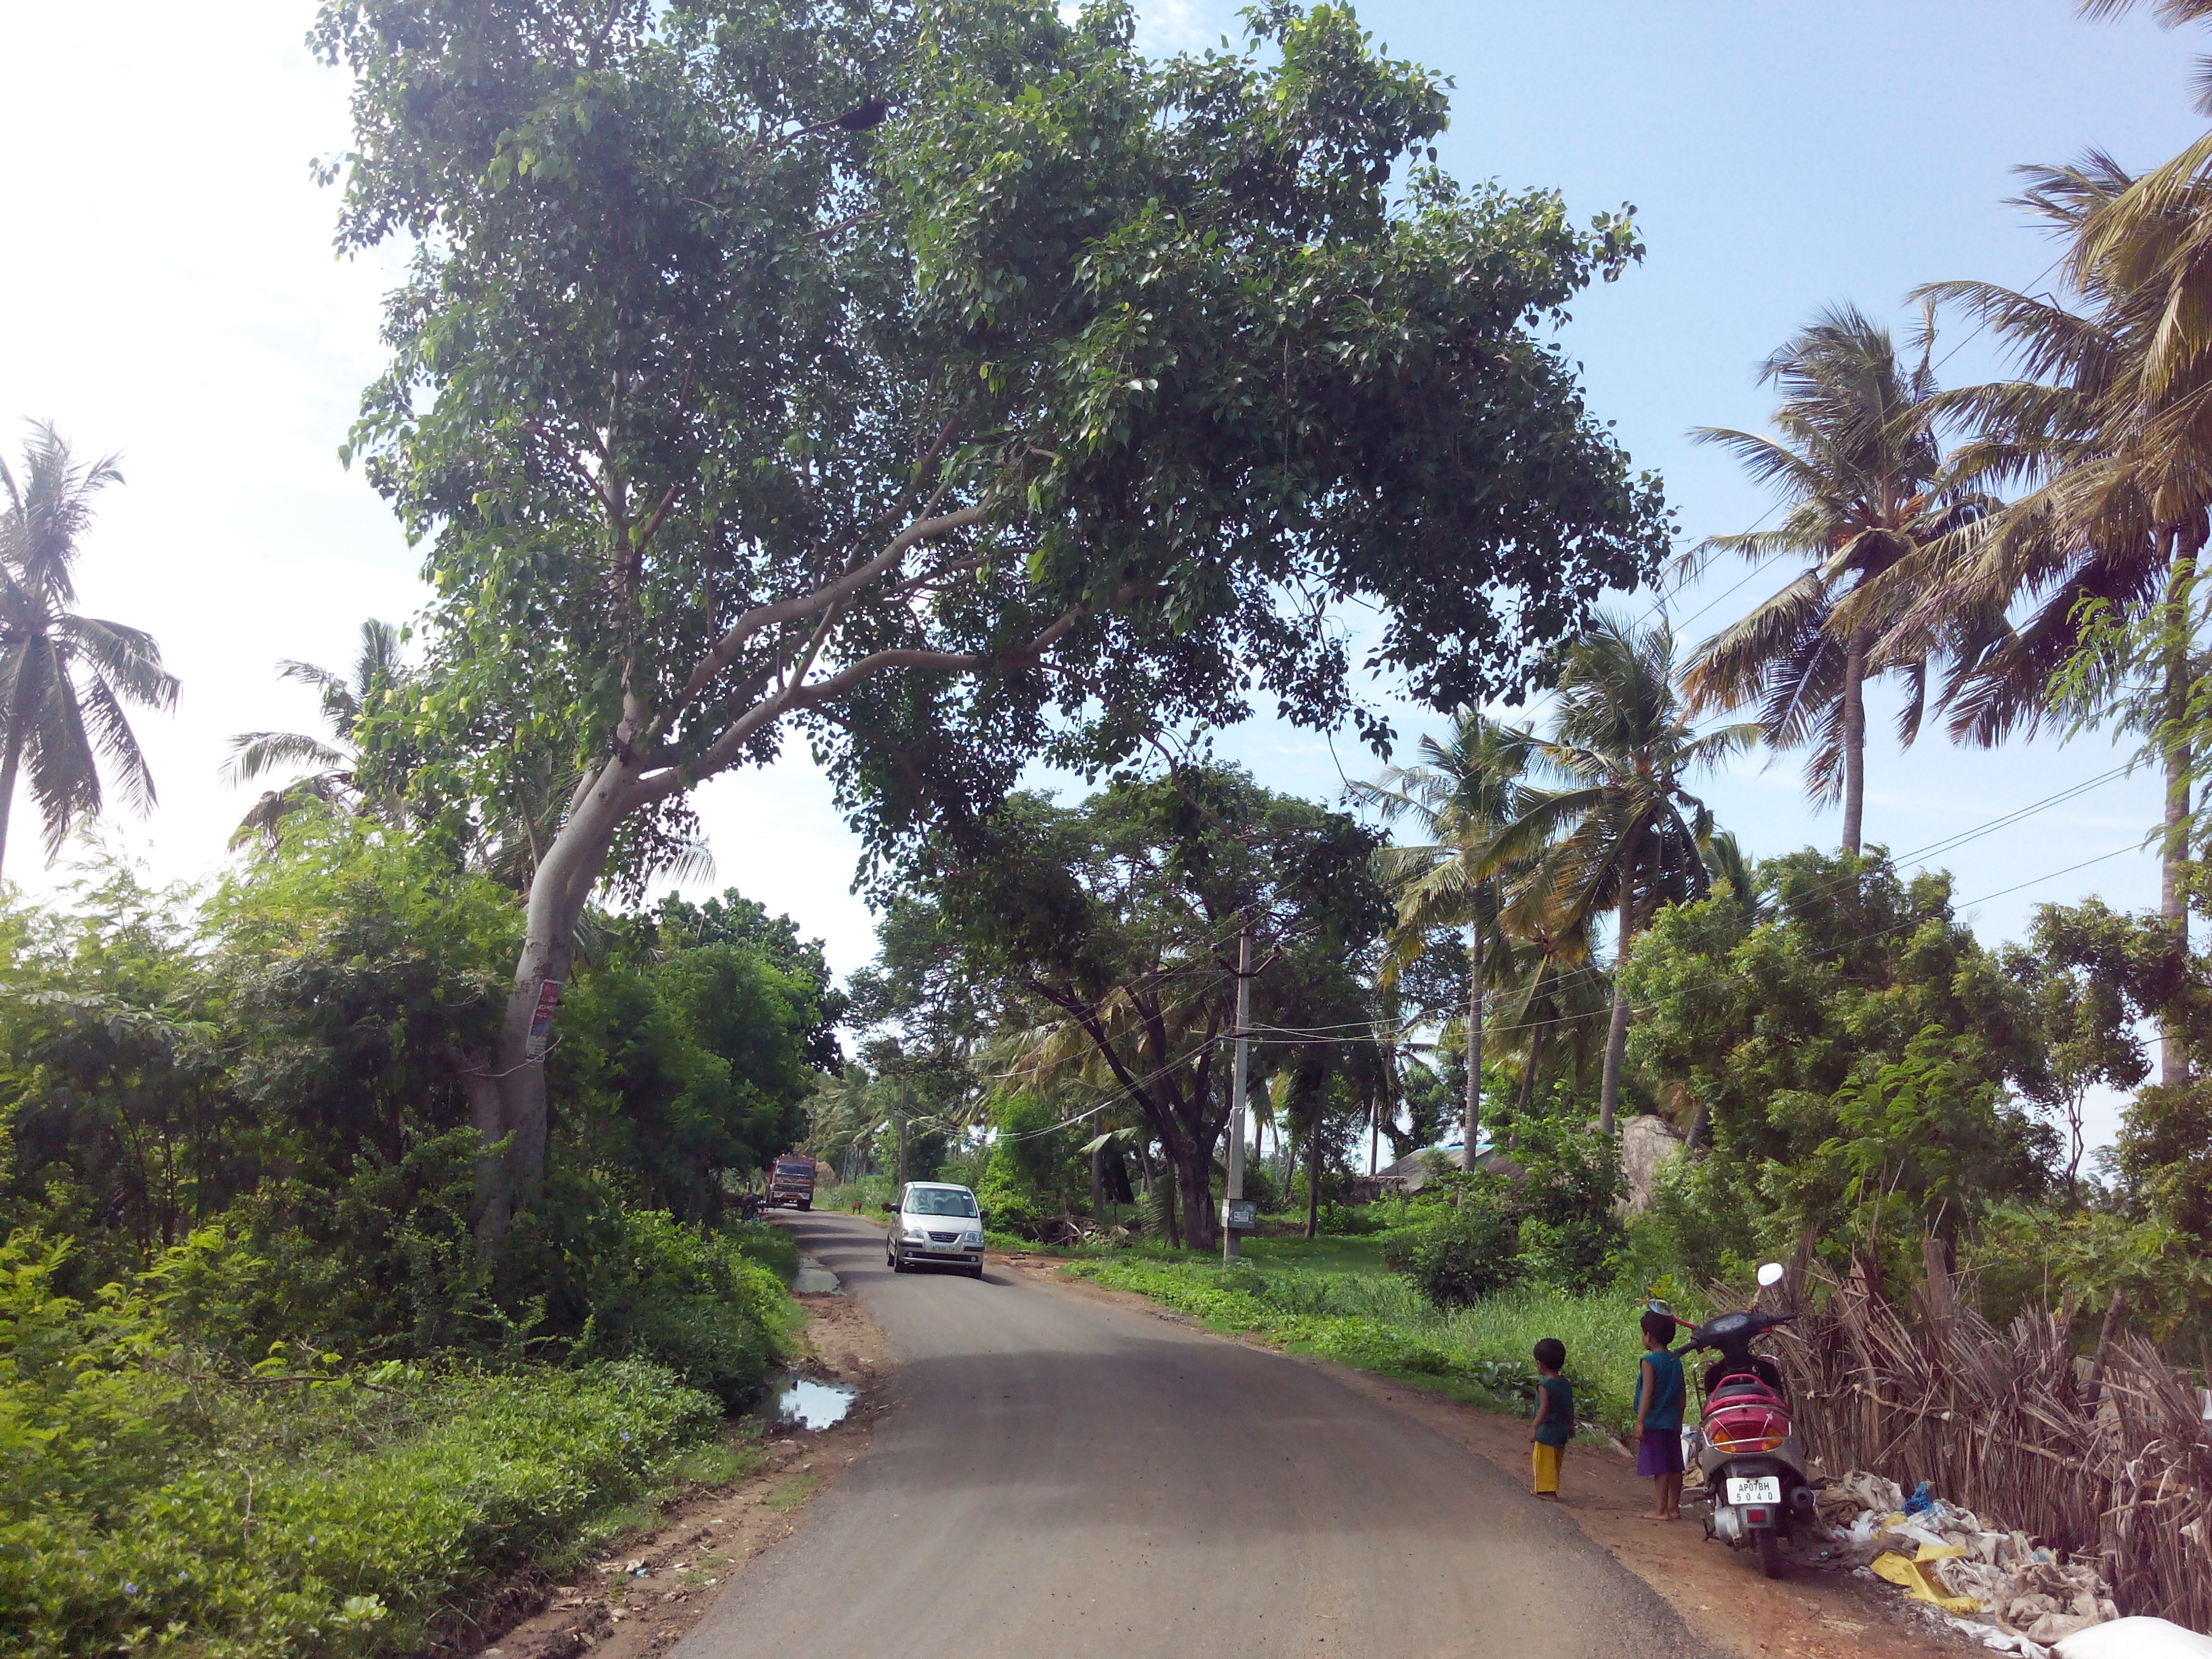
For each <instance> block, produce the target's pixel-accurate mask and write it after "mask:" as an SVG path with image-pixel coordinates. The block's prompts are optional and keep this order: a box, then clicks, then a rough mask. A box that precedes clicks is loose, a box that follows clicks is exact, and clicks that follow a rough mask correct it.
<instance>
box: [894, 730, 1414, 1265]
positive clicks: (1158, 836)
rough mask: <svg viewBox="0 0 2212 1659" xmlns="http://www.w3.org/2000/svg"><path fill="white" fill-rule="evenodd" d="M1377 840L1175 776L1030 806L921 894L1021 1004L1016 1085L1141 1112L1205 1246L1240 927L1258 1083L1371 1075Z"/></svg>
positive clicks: (958, 856) (1273, 802)
mask: <svg viewBox="0 0 2212 1659" xmlns="http://www.w3.org/2000/svg"><path fill="white" fill-rule="evenodd" d="M1375 847H1376V836H1374V835H1373V834H1372V833H1371V832H1370V831H1369V830H1367V829H1364V828H1362V827H1361V826H1360V825H1358V823H1354V822H1353V821H1352V819H1350V818H1348V817H1345V816H1343V815H1342V814H1340V813H1335V812H1329V811H1324V810H1323V809H1322V808H1321V807H1318V806H1316V805H1313V804H1312V803H1310V802H1308V801H1303V800H1298V799H1293V798H1291V797H1288V796H1283V795H1277V794H1274V793H1272V792H1270V791H1268V790H1266V789H1263V788H1261V787H1259V786H1257V785H1256V784H1255V783H1254V782H1253V781H1251V779H1250V778H1249V777H1248V776H1246V775H1243V774H1242V773H1239V772H1234V771H1230V770H1226V769H1206V768H1197V767H1177V768H1176V769H1174V771H1173V772H1171V773H1170V775H1169V776H1167V777H1166V778H1164V779H1161V780H1158V781H1144V782H1139V781H1122V782H1118V783H1116V784H1115V785H1114V786H1113V787H1110V788H1109V789H1107V790H1105V791H1103V792H1102V793H1099V794H1098V795H1096V796H1094V797H1092V798H1091V799H1090V800H1088V801H1085V803H1083V804H1082V805H1080V806H1078V807H1074V808H1062V807H1057V806H1054V805H1050V804H1049V803H1048V802H1045V801H1042V800H1041V799H1037V798H1036V797H1033V796H1026V795H1025V796H1021V797H1018V798H1017V799H1015V800H1014V801H1013V802H1011V803H1009V805H1008V808H1007V810H1006V811H1004V812H1002V813H1001V814H1000V816H999V818H998V819H997V820H996V822H995V823H994V826H993V829H992V831H991V838H990V842H989V844H988V846H987V848H984V849H981V850H979V851H976V852H975V853H972V854H963V853H961V852H960V851H959V850H958V849H957V848H953V847H950V846H947V847H945V848H942V852H943V854H944V862H942V863H941V864H940V865H939V866H937V867H936V868H935V870H934V871H933V873H932V875H931V876H930V877H929V878H928V880H927V883H926V884H925V885H924V887H923V888H922V889H921V893H920V895H919V896H917V898H916V899H915V900H914V901H911V902H913V903H915V904H916V905H918V906H921V907H926V908H927V909H928V910H929V911H930V912H931V913H932V914H933V916H934V917H935V918H936V919H937V923H938V926H939V928H940V929H941V930H942V932H941V936H942V937H945V938H947V939H951V940H953V941H956V942H957V949H958V952H959V961H960V968H961V971H962V972H963V973H964V974H965V975H967V976H969V977H970V978H972V979H975V980H977V981H981V982H982V983H984V984H987V985H989V986H993V987H1002V989H1003V992H1004V993H1005V994H1008V996H1009V997H1010V1000H1009V1002H1008V1004H1007V1006H1006V1008H1005V1010H1004V1013H1003V1015H1002V1018H1006V1019H1007V1020H1008V1026H1009V1029H1008V1030H1007V1032H1006V1039H1007V1040H1006V1041H1005V1042H1003V1043H1002V1044H1001V1048H1003V1050H1004V1052H1005V1053H1006V1056H1007V1058H1008V1060H1009V1064H1008V1066H1007V1067H1006V1072H1007V1073H1008V1074H1009V1080H1010V1081H1012V1082H1013V1083H1016V1084H1019V1085H1051V1086H1054V1087H1055V1088H1059V1087H1060V1086H1061V1085H1069V1084H1073V1085H1079V1088H1080V1091H1081V1092H1082V1093H1084V1094H1086V1095H1087V1096H1088V1098H1087V1099H1086V1100H1085V1103H1084V1105H1085V1108H1095V1107H1097V1106H1100V1105H1103V1104H1104V1103H1108V1102H1115V1103H1119V1104H1121V1105H1125V1106H1127V1108H1129V1109H1131V1110H1132V1111H1133V1113H1134V1114H1135V1115H1137V1116H1138V1117H1139V1119H1141V1121H1143V1123H1144V1124H1145V1126H1146V1138H1147V1140H1148V1141H1156V1142H1157V1143H1158V1146H1159V1148H1160V1152H1161V1155H1162V1157H1163V1158H1164V1159H1165V1161H1166V1162H1167V1164H1168V1165H1169V1167H1170V1170H1172V1171H1173V1172H1174V1176H1175V1179H1176V1191H1177V1196H1178V1198H1179V1200H1180V1207H1181V1210H1182V1235H1183V1242H1184V1243H1188V1244H1189V1245H1190V1246H1192V1247H1193V1248H1194V1249H1209V1248H1211V1247H1212V1245H1213V1244H1215V1243H1218V1238H1219V1234H1218V1231H1217V1222H1218V1218H1217V1216H1216V1215H1215V1213H1214V1209H1213V1200H1212V1186H1211V1182H1212V1173H1213V1168H1214V1163H1215V1158H1216V1154H1217V1149H1218V1147H1219V1145H1220V1142H1221V1134H1222V1130H1223V1129H1224V1127H1225V1126H1226V1125H1227V1124H1228V1122H1229V1120H1230V1115H1231V1113H1232V1112H1233V1111H1235V1110H1236V1109H1237V1106H1238V1103H1237V1101H1236V1100H1235V1099H1234V1098H1233V1094H1232V1085H1231V1054H1232V1038H1233V1036H1234V1034H1235V1029H1236V1006H1237V936H1238V934H1239V933H1240V932H1247V931H1249V933H1250V935H1251V937H1252V941H1253V945H1252V950H1253V975H1252V980H1251V998H1252V1000H1251V1008H1252V1029H1253V1030H1254V1031H1255V1033H1256V1034H1257V1036H1256V1041H1255V1045H1254V1048H1255V1053H1254V1056H1253V1060H1252V1066H1251V1077H1252V1078H1253V1079H1255V1082H1256V1080H1257V1079H1261V1078H1266V1077H1268V1076H1270V1075H1272V1074H1273V1073H1277V1072H1279V1071H1286V1070H1287V1071H1293V1072H1296V1073H1298V1074H1299V1076H1300V1077H1301V1079H1303V1084H1304V1087H1305V1089H1306V1091H1308V1092H1309V1093H1310V1092H1313V1091H1318V1090H1320V1089H1321V1088H1322V1087H1323V1086H1324V1085H1326V1084H1327V1082H1328V1079H1329V1078H1330V1077H1331V1075H1332V1074H1338V1073H1341V1074H1346V1075H1350V1076H1358V1075H1359V1074H1360V1073H1362V1072H1363V1071H1371V1070H1372V1069H1373V1066H1374V1062H1375V1060H1376V1053H1377V1050H1378V1047H1379V1045H1378V1044H1377V1042H1376V1037H1375V1034H1374V1031H1373V1029H1372V1027H1371V1025H1370V1020H1371V1018H1372V1010H1371V1008H1370V1005H1369V1003H1368V1000H1367V998H1366V994H1365V985H1366V977H1367V972H1368V970H1370V969H1371V968H1372V966H1373V957H1374V956H1375V954H1376V952H1375V949H1374V947H1375V945H1376V939H1377V938H1378V937H1379V935H1380V934H1381V932H1382V930H1383V927H1384V926H1385V925H1386V924H1387V923H1388V922H1389V917H1390V906H1389V897H1388V895H1387V894H1386V893H1385V892H1384V890H1383V887H1382V886H1381V884H1380V883H1379V882H1378V881H1376V878H1375V875H1374V872H1373V870H1372V868H1371V860H1372V855H1373V854H1374V851H1375ZM1355 1051H1357V1052H1355ZM1300 1121H1301V1122H1302V1123H1305V1124H1309V1125H1310V1122H1311V1119H1310V1116H1309V1115H1303V1114H1302V1115H1300Z"/></svg>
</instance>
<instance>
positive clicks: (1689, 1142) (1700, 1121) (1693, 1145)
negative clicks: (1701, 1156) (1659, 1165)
mask: <svg viewBox="0 0 2212 1659" xmlns="http://www.w3.org/2000/svg"><path fill="white" fill-rule="evenodd" d="M1705 1121H1706V1110H1705V1101H1704V1099H1703V1098H1702V1097H1700V1098H1699V1102H1698V1103H1697V1107H1696V1109H1694V1110H1692V1112H1691V1114H1690V1130H1689V1133H1687V1134H1686V1135H1684V1136H1683V1137H1682V1150H1683V1151H1684V1152H1696V1151H1697V1150H1698V1143H1699V1142H1700V1141H1702V1140H1703V1139H1705Z"/></svg>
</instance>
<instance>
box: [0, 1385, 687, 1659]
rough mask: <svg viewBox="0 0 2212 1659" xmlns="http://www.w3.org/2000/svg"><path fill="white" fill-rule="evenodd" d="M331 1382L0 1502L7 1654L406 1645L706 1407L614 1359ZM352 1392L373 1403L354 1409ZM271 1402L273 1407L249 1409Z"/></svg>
mask: <svg viewBox="0 0 2212 1659" xmlns="http://www.w3.org/2000/svg"><path fill="white" fill-rule="evenodd" d="M349 1392H350V1391H349V1390H348V1389H345V1387H344V1386H343V1384H338V1385H325V1388H322V1389H308V1390H307V1391H306V1392H305V1393H304V1394H303V1395H300V1396H299V1397H297V1398H296V1399H287V1400H284V1401H275V1400H269V1401H255V1402H249V1403H247V1404H245V1405H243V1406H240V1407H237V1408H236V1409H235V1410H234V1411H232V1412H230V1413H227V1415H228V1416H229V1418H230V1419H232V1420H231V1421H230V1422H229V1423H228V1425H227V1426H228V1428H229V1429H230V1430H231V1431H232V1432H231V1433H230V1434H229V1435H227V1436H226V1437H225V1438H226V1440H227V1441H228V1444H226V1445H224V1446H222V1448H221V1449H219V1450H217V1451H216V1455H212V1456H210V1455H206V1454H205V1453H204V1452H203V1453H202V1455H200V1456H198V1457H197V1458H196V1459H194V1460H193V1461H192V1462H191V1464H190V1465H189V1466H188V1467H185V1468H181V1469H179V1471H178V1472H176V1473H175V1474H173V1475H172V1476H171V1477H170V1478H168V1479H167V1480H163V1481H161V1483H160V1484H158V1485H150V1486H146V1487H143V1488H142V1489H140V1490H138V1491H137V1492H132V1493H131V1494H129V1495H128V1496H127V1497H125V1498H121V1499H120V1501H115V1502H112V1503H111V1504H104V1505H102V1506H100V1508H98V1509H96V1510H95V1509H93V1508H90V1507H87V1506H81V1505H69V1504H32V1503H27V1502H26V1501H24V1500H23V1498H21V1497H20V1496H17V1495H14V1494H11V1495H9V1497H7V1498H0V1624H4V1625H5V1626H6V1627H7V1628H9V1630H11V1631H14V1632H16V1634H15V1637H14V1638H11V1643H10V1646H11V1650H12V1651H14V1652H16V1653H20V1654H21V1655H23V1656H25V1659H64V1656H78V1655H84V1654H92V1653H114V1652H135V1651H138V1650H141V1649H142V1648H143V1649H148V1650H153V1649H159V1650H165V1651H167V1650H176V1651H183V1652H191V1653H193V1654H196V1655H203V1656H206V1659H325V1656H327V1659H352V1656H369V1655H375V1654H387V1653H405V1652H411V1651H414V1650H416V1648H417V1647H418V1646H419V1645H420V1644H421V1641H422V1635H423V1630H424V1626H427V1625H428V1623H429V1621H430V1620H432V1619H433V1618H435V1616H436V1615H437V1614H438V1613H441V1612H442V1611H445V1610H447V1609H448V1608H451V1607H456V1606H458V1605H459V1603H460V1602H461V1601H464V1600H465V1597H466V1596H467V1595H468V1594H469V1593H470V1592H471V1590H472V1589H474V1588H475V1586H476V1585H477V1584H478V1583H481V1582H483V1580H484V1579H485V1578H487V1577H490V1576H491V1575H493V1574H495V1573H497V1572H500V1571H505V1570H507V1569H511V1568H513V1567H514V1566H516V1565H520V1563H521V1562H522V1561H524V1560H525V1559H531V1558H532V1557H542V1556H543V1555H544V1554H545V1553H549V1552H550V1551H552V1550H555V1549H556V1548H558V1547H560V1546H562V1545H563V1544H565V1543H567V1542H568V1541H571V1540H573V1539H574V1537H575V1536H576V1535H577V1534H578V1533H579V1532H580V1530H582V1529H583V1528H586V1526H588V1524H589V1523H590V1522H591V1521H592V1518H593V1517H594V1516H595V1515H597V1514H599V1513H600V1512H603V1511H604V1510H605V1509H606V1508H607V1507H609V1506H610V1505H611V1504H616V1503H620V1502H623V1501H626V1500H628V1499H630V1498H635V1497H636V1496H637V1495H639V1494H640V1493H641V1492H643V1491H644V1490H646V1489H647V1487H648V1486H650V1485H651V1484H652V1482H653V1477H654V1474H655V1472H656V1468H657V1466H658V1465H659V1463H660V1462H663V1461H664V1460H665V1458H666V1457H667V1455H669V1454H671V1452H672V1451H674V1450H675V1449H678V1448H680V1447H681V1446H683V1445H684V1444H687V1443H690V1442H691V1441H694V1440H696V1439H697V1438H699V1437H701V1436H702V1435H703V1434H704V1433H706V1432H707V1431H708V1430H709V1429H710V1428H711V1426H712V1425H713V1424H714V1420H715V1418H716V1415H717V1413H716V1411H715V1407H714V1401H712V1400H710V1399H708V1397H707V1396H706V1395H702V1394H699V1393H697V1392H696V1391H694V1390H692V1389H685V1388H683V1387H681V1386H680V1385H678V1383H676V1381H675V1379H674V1378H673V1377H671V1376H670V1375H669V1374H668V1372H667V1371H665V1370H662V1369H661V1368H659V1367H658V1366H653V1365H647V1364H636V1363H616V1364H605V1365H595V1366H589V1367H583V1368H580V1369H577V1370H568V1371H555V1370H544V1369H536V1370H528V1371H523V1372H516V1373H504V1374H483V1375H477V1376H457V1377H453V1378H448V1379H446V1380H443V1381H428V1380H424V1379H420V1378H416V1379H413V1380H411V1381H410V1380H407V1379H399V1380H398V1381H397V1382H396V1383H395V1382H393V1381H387V1382H386V1383H385V1384H384V1385H383V1386H382V1392H381V1393H380V1395H377V1396H364V1395H352V1397H351V1398H349V1397H348V1396H349ZM325 1395H328V1396H330V1397H327V1398H325V1397H323V1396H325ZM367 1399H374V1401H375V1405H374V1407H373V1408H370V1409H360V1408H358V1405H359V1402H360V1401H362V1400H367ZM272 1415H282V1416H285V1417H289V1418H290V1419H292V1420H291V1421H290V1422H289V1423H288V1424H284V1425H272V1424H270V1423H267V1422H264V1421H262V1420H260V1419H264V1418H266V1417H269V1416H272ZM377 1419H384V1420H383V1421H381V1422H380V1421H378V1420H377ZM365 1436H366V1437H370V1438H371V1443H369V1444H368V1445H366V1446H364V1445H362V1443H361V1442H362V1438H363V1437H365ZM17 1644H20V1645H17Z"/></svg>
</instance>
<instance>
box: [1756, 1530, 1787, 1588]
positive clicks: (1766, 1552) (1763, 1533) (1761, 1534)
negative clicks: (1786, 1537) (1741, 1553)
mask: <svg viewBox="0 0 2212 1659" xmlns="http://www.w3.org/2000/svg"><path fill="white" fill-rule="evenodd" d="M1751 1535H1752V1539H1753V1541H1754V1542H1755V1543H1756V1544H1757V1545H1758V1547H1759V1571H1761V1572H1763V1573H1765V1575H1766V1576H1767V1577H1769V1578H1779V1577H1782V1572H1783V1567H1782V1538H1781V1535H1780V1534H1778V1533H1777V1532H1776V1531H1775V1529H1774V1528H1771V1527H1760V1528H1757V1529H1755V1530H1754V1531H1753V1533H1752V1534H1751Z"/></svg>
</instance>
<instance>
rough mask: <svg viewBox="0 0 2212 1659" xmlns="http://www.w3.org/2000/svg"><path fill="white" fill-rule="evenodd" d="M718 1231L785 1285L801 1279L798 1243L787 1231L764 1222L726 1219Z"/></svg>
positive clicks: (750, 1259) (749, 1258)
mask: <svg viewBox="0 0 2212 1659" xmlns="http://www.w3.org/2000/svg"><path fill="white" fill-rule="evenodd" d="M715 1231H717V1232H719V1233H720V1235H721V1236H722V1237H724V1238H726V1239H727V1240H728V1241H729V1242H730V1243H732V1244H734V1245H736V1246H737V1248H738V1253H739V1254H740V1255H744V1257H745V1258H746V1259H747V1260H748V1261H757V1262H758V1263H760V1265H761V1266H762V1267H765V1268H767V1269H768V1270H769V1272H770V1273H774V1274H775V1276H776V1277H777V1278H778V1279H781V1280H782V1281H783V1282H784V1283H785V1284H787V1285H788V1284H790V1283H791V1281H792V1280H793V1279H796V1278H798V1277H799V1241H798V1240H797V1239H796V1238H794V1237H792V1235H791V1233H790V1232H789V1231H788V1230H787V1229H785V1228H782V1227H771V1226H769V1225H768V1223H766V1222H765V1221H732V1220H725V1221H723V1222H722V1223H721V1224H720V1226H718V1227H717V1228H716V1229H715Z"/></svg>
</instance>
